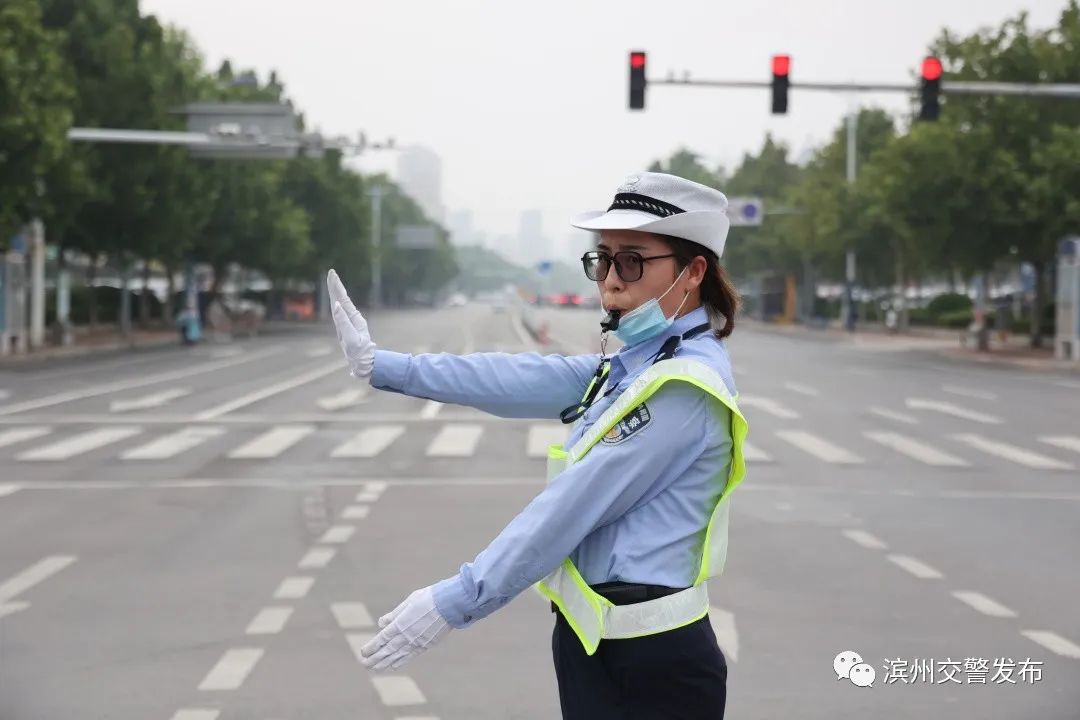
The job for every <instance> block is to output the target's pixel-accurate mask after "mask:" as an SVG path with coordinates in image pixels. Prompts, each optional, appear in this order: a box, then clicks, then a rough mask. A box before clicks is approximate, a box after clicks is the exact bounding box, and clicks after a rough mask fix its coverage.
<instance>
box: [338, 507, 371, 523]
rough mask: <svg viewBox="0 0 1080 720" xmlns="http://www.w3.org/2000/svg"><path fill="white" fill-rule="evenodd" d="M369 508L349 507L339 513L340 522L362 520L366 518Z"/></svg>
mask: <svg viewBox="0 0 1080 720" xmlns="http://www.w3.org/2000/svg"><path fill="white" fill-rule="evenodd" d="M370 511H371V507H370V506H368V505H350V506H349V507H347V508H345V510H344V511H343V512H342V513H341V519H342V520H363V519H364V518H366V517H367V516H368V513H369V512H370Z"/></svg>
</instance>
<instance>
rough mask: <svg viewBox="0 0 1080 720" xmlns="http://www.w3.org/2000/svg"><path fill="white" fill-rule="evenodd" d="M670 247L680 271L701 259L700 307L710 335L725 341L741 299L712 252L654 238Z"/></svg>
mask: <svg viewBox="0 0 1080 720" xmlns="http://www.w3.org/2000/svg"><path fill="white" fill-rule="evenodd" d="M657 237H658V238H660V239H661V240H663V241H664V242H666V243H667V244H668V247H670V248H671V252H672V253H673V254H674V255H675V263H676V264H677V265H678V266H679V270H680V271H681V270H682V269H683V268H685V267H686V266H687V265H689V264H690V263H691V262H692V261H693V260H694V258H695V257H697V256H698V255H700V256H702V257H703V258H705V277H704V278H703V279H702V281H701V286H700V287H699V290H700V292H701V304H702V305H703V306H704V307H705V311H706V312H707V313H708V315H709V322H710V323H711V324H712V329H713V332H714V333H716V337H718V338H721V339H723V338H726V337H727V336H729V335H731V333H732V332H733V331H734V330H735V315H736V314H737V313H738V312H739V308H740V306H741V299H740V298H739V291H738V290H736V289H735V285H734V284H732V282H731V280H730V279H729V278H728V276H727V273H726V272H724V268H723V266H722V265H720V261H719V259H718V258H717V257H716V253H714V252H713V251H712V250H709V249H708V248H706V247H705V246H704V245H699V244H698V243H696V242H692V241H690V240H684V239H683V238H678V237H673V236H671V235H657Z"/></svg>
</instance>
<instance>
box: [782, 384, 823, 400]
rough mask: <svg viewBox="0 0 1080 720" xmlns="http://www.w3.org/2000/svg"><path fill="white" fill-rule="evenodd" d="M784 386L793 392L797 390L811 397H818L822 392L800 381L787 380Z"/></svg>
mask: <svg viewBox="0 0 1080 720" xmlns="http://www.w3.org/2000/svg"><path fill="white" fill-rule="evenodd" d="M784 387H786V388H787V389H788V390H790V391H791V392H797V393H799V394H800V395H808V396H810V397H817V396H818V395H820V394H821V393H819V392H818V391H817V390H815V389H814V388H812V387H810V386H809V385H802V384H800V383H794V382H785V383H784Z"/></svg>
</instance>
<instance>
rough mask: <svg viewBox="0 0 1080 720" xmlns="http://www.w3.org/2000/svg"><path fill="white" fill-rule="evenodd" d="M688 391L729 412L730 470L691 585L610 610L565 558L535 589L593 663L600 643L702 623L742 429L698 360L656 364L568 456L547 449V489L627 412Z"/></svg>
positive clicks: (721, 559) (713, 376)
mask: <svg viewBox="0 0 1080 720" xmlns="http://www.w3.org/2000/svg"><path fill="white" fill-rule="evenodd" d="M671 381H680V382H686V383H690V384H691V385H694V386H696V387H698V388H700V389H702V390H704V391H705V392H706V393H708V394H709V395H712V396H713V397H715V398H716V399H717V400H719V401H720V402H722V403H723V404H724V405H725V406H726V407H727V408H728V409H729V410H731V423H732V424H731V434H732V456H731V466H730V467H731V470H730V472H729V474H728V477H727V478H717V482H724V483H725V484H724V490H723V492H722V493H721V495H720V499H719V500H717V502H716V506H715V507H714V508H713V511H712V514H711V516H710V518H709V524H708V526H707V527H706V529H705V542H704V543H703V545H702V555H701V557H700V558H699V561H698V572H697V575H696V577H695V578H694V582H693V585H692V586H691V587H689V588H687V589H686V590H682V591H680V592H677V593H674V594H672V595H668V596H665V597H661V598H656V599H653V600H647V601H645V602H640V603H634V604H631V605H615V604H614V603H612V602H611V601H610V600H608V599H607V598H605V597H603V596H602V595H600V594H599V593H597V592H596V591H594V590H593V589H592V588H590V587H589V585H588V583H586V582H585V580H584V578H582V576H581V573H580V572H579V571H578V569H577V568H576V567H574V564H573V562H571V560H570V558H567V559H565V560H564V561H563V563H562V565H560V566H559V567H558V568H557V569H556V570H554V571H553V572H551V573H549V574H548V576H547V577H545V578H544V579H543V580H541V581H540V582H539V583H537V584H536V589H537V590H538V591H539V592H540V593H541V594H542V595H543V596H544V597H546V598H548V599H549V600H551V601H552V602H553V603H555V605H556V606H558V608H559V611H560V612H561V613H562V614H563V617H564V618H566V621H567V623H568V624H569V625H570V627H571V628H572V629H573V630H574V633H575V634H576V635H577V636H578V639H580V640H581V643H582V645H584V647H585V652H586V653H587V654H589V655H592V654H593V653H595V652H596V649H597V647H599V645H600V640H601V639H625V638H632V637H641V636H643V635H652V634H654V633H660V632H665V631H668V630H674V629H676V628H679V627H682V626H684V625H689V624H690V623H692V622H695V621H697V620H700V619H701V618H703V617H704V616H705V615H706V614H708V612H709V591H708V585H706V583H705V581H706V580H708V579H709V578H710V577H717V576H719V575H720V574H721V573H722V572H723V569H724V565H725V564H726V561H727V538H728V512H729V508H730V505H729V502H728V498H729V496H730V495H731V492H732V491H733V490H734V489H735V488H736V487H738V485H739V484H740V483H741V482H742V480H743V476H744V475H745V474H746V463H745V459H744V457H743V443H744V442H745V440H746V434H747V430H748V426H747V423H746V418H744V417H743V415H742V413H741V412H740V411H739V408H738V404H737V403H736V400H735V398H733V397H732V395H731V393H730V392H729V391H728V389H727V385H725V384H724V380H723V378H722V377H721V376H720V374H719V373H717V372H716V371H714V370H713V369H712V368H710V367H708V366H707V365H705V364H704V363H702V362H701V361H699V360H692V359H688V358H672V359H669V360H660V361H659V362H656V363H654V364H653V365H651V366H650V367H649V368H648V369H646V370H645V372H643V373H642V374H641V375H639V376H638V377H637V378H636V379H635V380H634V382H633V383H631V384H630V387H628V388H627V389H626V390H625V391H624V392H623V393H622V394H621V395H619V397H618V398H617V399H616V400H615V402H613V403H612V404H611V406H610V407H608V409H607V410H605V411H604V412H603V414H602V415H601V416H600V418H599V419H598V420H597V421H596V423H594V424H593V426H592V427H591V428H589V430H588V432H586V433H585V435H583V436H582V437H581V439H580V440H578V441H577V442H576V443H574V446H573V447H571V448H570V450H569V451H565V450H563V449H562V447H561V446H559V445H552V446H551V447H550V448H549V449H548V467H547V476H548V482H551V481H552V480H553V479H554V478H555V477H556V476H557V475H558V474H559V473H561V472H562V471H563V470H565V469H566V468H567V467H569V466H570V465H572V464H574V463H575V462H577V461H579V460H581V459H582V458H583V457H585V455H586V454H587V453H588V452H589V451H590V450H591V449H592V448H593V447H594V446H595V445H596V443H598V442H599V441H600V439H601V438H603V437H604V435H606V434H607V432H608V431H609V430H611V428H613V427H615V425H616V424H618V422H619V421H620V420H622V419H623V418H624V417H625V416H626V415H627V414H628V413H629V412H631V411H632V410H634V409H635V408H637V407H638V406H639V405H640V404H641V403H643V402H645V401H646V400H648V399H649V398H650V397H651V396H652V395H653V394H654V393H655V392H656V391H657V390H659V389H660V388H661V387H662V386H663V385H664V383H667V382H671Z"/></svg>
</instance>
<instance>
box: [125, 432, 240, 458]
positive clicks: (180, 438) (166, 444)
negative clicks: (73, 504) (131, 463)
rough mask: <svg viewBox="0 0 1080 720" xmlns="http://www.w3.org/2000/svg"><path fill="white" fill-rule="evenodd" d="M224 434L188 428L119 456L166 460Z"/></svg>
mask: <svg viewBox="0 0 1080 720" xmlns="http://www.w3.org/2000/svg"><path fill="white" fill-rule="evenodd" d="M224 432H225V430H224V428H219V427H189V428H184V429H182V430H177V431H176V432H174V433H169V434H168V435H165V436H164V437H160V438H158V439H156V440H152V441H151V442H148V443H146V444H145V445H140V446H139V447H137V448H133V449H132V450H128V451H127V452H125V453H123V454H121V455H120V459H122V460H168V459H169V458H172V457H176V456H177V455H179V454H180V453H182V452H186V451H188V450H191V449H192V448H194V447H198V446H199V445H202V444H203V443H204V442H206V441H207V440H210V439H211V438H216V437H218V436H220V435H222V434H223V433H224Z"/></svg>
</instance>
